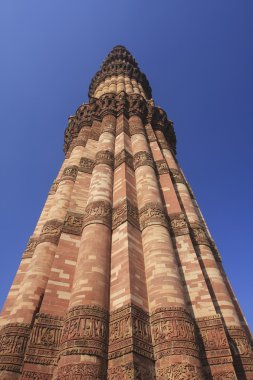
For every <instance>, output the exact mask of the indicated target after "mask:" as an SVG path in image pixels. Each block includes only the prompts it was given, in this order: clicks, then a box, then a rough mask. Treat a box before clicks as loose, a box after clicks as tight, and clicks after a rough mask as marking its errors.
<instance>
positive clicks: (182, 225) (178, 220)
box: [169, 212, 189, 236]
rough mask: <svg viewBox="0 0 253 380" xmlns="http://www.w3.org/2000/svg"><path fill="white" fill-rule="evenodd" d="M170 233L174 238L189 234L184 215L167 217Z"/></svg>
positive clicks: (178, 214)
mask: <svg viewBox="0 0 253 380" xmlns="http://www.w3.org/2000/svg"><path fill="white" fill-rule="evenodd" d="M169 221H170V227H171V232H172V234H173V235H174V236H181V235H186V234H188V233H189V229H188V226H187V222H186V220H185V215H184V213H182V212H180V213H176V214H171V215H170V216H169Z"/></svg>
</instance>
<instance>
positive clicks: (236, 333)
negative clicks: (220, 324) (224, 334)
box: [228, 326, 253, 373]
mask: <svg viewBox="0 0 253 380" xmlns="http://www.w3.org/2000/svg"><path fill="white" fill-rule="evenodd" d="M228 335H229V344H230V348H231V351H232V353H233V356H234V365H235V368H236V370H237V373H243V372H245V371H246V372H253V351H252V346H251V344H250V341H249V339H248V337H247V335H246V333H245V331H244V330H243V329H242V328H240V327H238V326H229V327H228Z"/></svg>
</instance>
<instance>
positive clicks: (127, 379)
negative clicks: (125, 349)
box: [107, 362, 155, 380]
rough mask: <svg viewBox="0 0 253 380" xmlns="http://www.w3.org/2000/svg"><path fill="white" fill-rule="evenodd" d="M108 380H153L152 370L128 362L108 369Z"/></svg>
mask: <svg viewBox="0 0 253 380" xmlns="http://www.w3.org/2000/svg"><path fill="white" fill-rule="evenodd" d="M107 379H108V380H133V379H143V380H155V373H154V370H153V368H147V367H143V366H138V365H137V364H136V363H133V362H130V363H126V364H122V365H119V366H117V367H113V368H109V369H108V377H107Z"/></svg>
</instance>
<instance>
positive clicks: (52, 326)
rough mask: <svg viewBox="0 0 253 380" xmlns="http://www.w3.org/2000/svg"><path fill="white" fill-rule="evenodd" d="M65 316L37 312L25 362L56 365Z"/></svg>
mask: <svg viewBox="0 0 253 380" xmlns="http://www.w3.org/2000/svg"><path fill="white" fill-rule="evenodd" d="M62 326H63V318H60V317H56V316H51V315H48V314H41V313H39V314H37V315H36V319H35V323H34V327H33V329H32V334H31V337H30V340H29V344H28V348H27V351H26V356H25V362H26V363H32V364H40V365H56V364H57V355H58V350H59V345H60V341H61V333H62Z"/></svg>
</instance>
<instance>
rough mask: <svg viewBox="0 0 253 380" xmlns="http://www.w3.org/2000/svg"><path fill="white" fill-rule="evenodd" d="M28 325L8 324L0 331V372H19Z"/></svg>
mask: <svg viewBox="0 0 253 380" xmlns="http://www.w3.org/2000/svg"><path fill="white" fill-rule="evenodd" d="M30 331H31V329H30V325H29V324H25V323H8V324H7V325H5V326H4V327H3V328H2V329H1V330H0V371H10V372H17V373H20V372H21V368H22V365H23V359H24V354H25V351H26V346H27V342H28V339H29V335H30Z"/></svg>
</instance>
